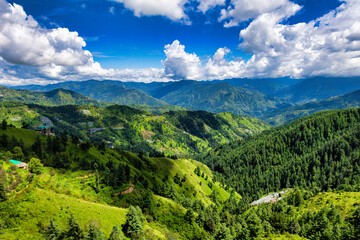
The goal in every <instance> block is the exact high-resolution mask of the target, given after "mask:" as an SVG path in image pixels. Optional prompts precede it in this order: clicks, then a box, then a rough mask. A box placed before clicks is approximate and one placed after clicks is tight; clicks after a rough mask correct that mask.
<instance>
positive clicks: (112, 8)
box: [109, 6, 115, 14]
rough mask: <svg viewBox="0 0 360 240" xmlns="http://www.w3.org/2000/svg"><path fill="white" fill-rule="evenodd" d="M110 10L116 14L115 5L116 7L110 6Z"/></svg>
mask: <svg viewBox="0 0 360 240" xmlns="http://www.w3.org/2000/svg"><path fill="white" fill-rule="evenodd" d="M109 12H110V13H111V14H115V7H114V6H112V7H110V8H109Z"/></svg>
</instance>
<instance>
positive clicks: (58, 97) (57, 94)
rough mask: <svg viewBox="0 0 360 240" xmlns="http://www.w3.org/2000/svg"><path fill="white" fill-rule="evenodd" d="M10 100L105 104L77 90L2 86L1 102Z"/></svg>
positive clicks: (50, 103) (53, 103)
mask: <svg viewBox="0 0 360 240" xmlns="http://www.w3.org/2000/svg"><path fill="white" fill-rule="evenodd" d="M9 101H12V102H24V103H35V104H42V105H67V104H79V105H93V106H101V105H104V104H101V103H99V102H98V101H96V100H94V99H91V98H89V97H86V96H84V95H81V94H79V93H77V92H73V91H70V90H65V89H55V90H52V91H49V92H34V91H27V90H15V89H11V88H6V87H2V86H0V102H9Z"/></svg>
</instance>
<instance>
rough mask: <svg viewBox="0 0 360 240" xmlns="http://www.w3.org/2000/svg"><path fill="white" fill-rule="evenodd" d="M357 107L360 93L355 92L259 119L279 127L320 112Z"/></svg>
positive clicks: (277, 112)
mask: <svg viewBox="0 0 360 240" xmlns="http://www.w3.org/2000/svg"><path fill="white" fill-rule="evenodd" d="M359 106H360V91H355V92H352V93H348V94H345V95H341V96H337V97H331V98H328V99H325V100H321V101H317V102H311V103H306V104H303V105H297V106H292V107H288V108H283V109H279V110H275V111H272V112H269V113H267V114H265V115H264V116H262V117H261V118H262V119H263V120H264V121H266V122H268V123H270V124H272V125H281V124H283V123H287V122H290V121H292V120H295V119H297V118H300V117H305V116H308V115H310V114H313V113H316V112H320V111H325V110H332V109H345V108H355V107H359Z"/></svg>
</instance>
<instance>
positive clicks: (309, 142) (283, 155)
mask: <svg viewBox="0 0 360 240" xmlns="http://www.w3.org/2000/svg"><path fill="white" fill-rule="evenodd" d="M359 112H360V110H359V109H350V110H342V111H329V112H323V113H318V114H314V115H312V116H309V117H306V118H302V119H299V120H296V121H293V122H291V123H289V124H286V125H284V126H281V127H277V128H273V129H271V130H269V131H265V132H263V133H260V134H258V135H256V136H253V137H250V138H248V139H246V140H245V141H236V142H232V143H230V144H226V145H222V146H220V147H217V148H215V149H214V150H213V151H210V152H209V153H208V154H206V156H205V157H204V158H203V159H202V161H203V162H204V163H206V164H207V165H208V166H210V168H211V169H213V170H215V171H216V172H218V176H219V179H220V178H221V181H222V182H223V183H224V184H225V183H226V184H228V185H230V186H233V187H234V188H235V189H236V190H237V191H238V192H239V193H240V194H242V195H244V196H249V197H250V198H252V199H254V198H258V197H260V196H261V195H263V194H265V193H268V192H272V191H278V190H280V189H282V188H287V187H302V188H304V189H313V190H316V191H317V190H319V191H320V190H323V191H327V190H330V189H336V188H341V187H345V188H347V187H349V186H353V187H354V188H355V189H357V188H358V187H359V186H360V178H359V174H360V168H359V163H358V158H359V156H360V152H359V142H360V141H359V137H360V136H359V134H358V133H359V129H360V113H359ZM349 188H350V189H351V187H349Z"/></svg>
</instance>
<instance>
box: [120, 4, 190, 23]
mask: <svg viewBox="0 0 360 240" xmlns="http://www.w3.org/2000/svg"><path fill="white" fill-rule="evenodd" d="M114 1H116V2H119V3H123V4H124V6H125V7H126V8H128V9H131V10H133V11H134V15H135V16H137V17H141V16H155V15H160V16H165V17H168V18H170V19H171V20H180V19H182V18H185V14H184V5H185V3H186V2H187V0H114Z"/></svg>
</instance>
